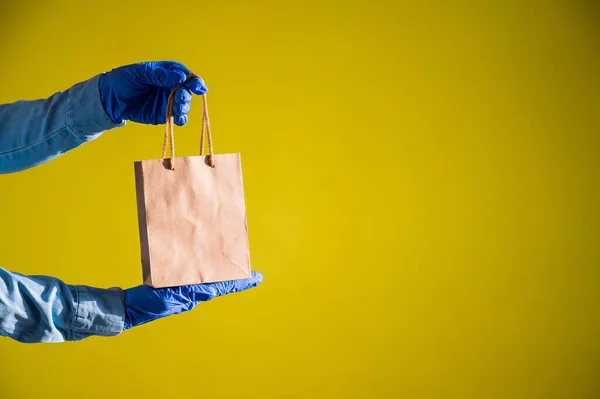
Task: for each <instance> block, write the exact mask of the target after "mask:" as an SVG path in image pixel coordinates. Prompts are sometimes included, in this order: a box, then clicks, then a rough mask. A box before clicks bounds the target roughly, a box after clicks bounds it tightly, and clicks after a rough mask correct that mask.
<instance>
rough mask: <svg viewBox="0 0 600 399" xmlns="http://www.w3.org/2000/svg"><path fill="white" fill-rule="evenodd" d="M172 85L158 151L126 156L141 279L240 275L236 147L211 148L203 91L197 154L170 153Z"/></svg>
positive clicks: (244, 262) (244, 239) (243, 236)
mask: <svg viewBox="0 0 600 399" xmlns="http://www.w3.org/2000/svg"><path fill="white" fill-rule="evenodd" d="M173 93H175V90H173V92H172V93H171V97H170V98H169V105H168V106H167V110H168V111H167V112H170V113H169V114H168V115H167V128H166V131H165V141H164V145H163V157H162V159H156V160H148V161H139V162H135V164H134V170H135V183H136V193H137V204H138V220H139V229H140V244H141V245H140V246H141V255H142V256H141V257H142V270H143V279H144V283H145V284H148V285H151V286H153V287H155V288H158V287H172V286H180V285H187V284H198V283H207V282H216V281H225V280H236V279H243V278H248V277H250V256H249V248H248V232H247V225H246V210H245V203H244V187H243V183H242V170H241V163H240V154H225V155H214V154H213V149H212V140H211V134H210V123H209V120H208V112H207V105H206V95H204V96H203V98H202V100H203V117H202V121H203V123H202V134H201V144H200V156H192V157H184V158H175V154H174V149H175V148H174V141H173V138H174V135H173V115H172V114H171V113H172V111H171V110H172V108H173V107H172V97H173ZM205 130H206V135H207V138H208V144H209V155H208V156H203V152H204V148H203V147H204V131H205ZM169 138H170V159H166V157H165V156H166V147H167V141H169Z"/></svg>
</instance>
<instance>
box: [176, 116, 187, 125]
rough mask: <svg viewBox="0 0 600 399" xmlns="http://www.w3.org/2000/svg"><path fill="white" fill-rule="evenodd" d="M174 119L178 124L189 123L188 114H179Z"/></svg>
mask: <svg viewBox="0 0 600 399" xmlns="http://www.w3.org/2000/svg"><path fill="white" fill-rule="evenodd" d="M173 120H174V121H175V124H176V125H177V126H183V125H185V124H186V123H187V121H188V116H187V115H179V116H175V117H174V118H173Z"/></svg>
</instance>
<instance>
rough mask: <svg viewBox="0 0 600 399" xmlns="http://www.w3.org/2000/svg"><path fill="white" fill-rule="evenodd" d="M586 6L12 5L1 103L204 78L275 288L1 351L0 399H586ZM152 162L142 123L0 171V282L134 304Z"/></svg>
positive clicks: (594, 25) (595, 37)
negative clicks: (0, 277) (137, 164)
mask: <svg viewBox="0 0 600 399" xmlns="http://www.w3.org/2000/svg"><path fill="white" fill-rule="evenodd" d="M594 4H595V3H594V2H593V1H566V0H565V1H551V0H548V1H502V0H499V1H490V2H487V1H447V2H436V1H434V2H420V1H411V2H400V1H391V0H390V1H387V2H385V1H377V0H374V1H360V2H356V3H353V2H351V1H345V2H343V1H338V2H334V1H317V0H307V1H302V2H298V1H294V2H286V1H246V2H232V1H210V2H209V1H204V2H199V1H182V2H156V1H102V2H89V3H86V2H83V1H75V0H73V1H51V2H50V1H37V2H22V3H21V5H16V4H15V5H10V6H9V5H7V3H6V2H5V3H4V4H3V5H2V6H1V8H2V10H1V11H2V12H1V15H2V17H1V22H2V23H1V24H0V35H1V36H0V37H1V40H2V46H1V50H0V51H1V53H2V61H3V62H2V63H1V64H0V85H1V87H2V89H1V90H0V102H12V101H15V100H18V99H33V98H40V97H47V96H49V95H51V94H52V93H54V92H56V91H58V90H62V89H66V88H68V87H70V86H71V85H73V84H75V83H77V82H79V81H82V80H85V79H87V78H89V77H91V76H93V75H95V74H96V73H99V72H101V71H104V70H109V69H111V68H113V67H117V66H120V65H123V64H128V63H133V62H138V61H146V60H160V59H175V60H178V61H181V62H183V63H185V64H186V65H188V66H189V67H190V68H191V69H192V70H194V71H196V72H197V73H199V74H200V75H202V76H203V77H204V79H205V80H206V82H207V85H208V86H209V89H210V93H209V97H210V106H211V107H210V108H211V121H212V124H213V130H214V136H215V143H216V149H217V150H218V151H219V152H237V151H240V152H241V153H242V156H243V167H244V181H245V185H246V186H245V188H246V200H247V207H248V209H247V210H248V223H249V229H250V245H251V257H252V263H253V267H254V268H255V269H257V270H260V271H262V272H263V273H264V275H265V281H264V284H263V285H262V286H261V287H260V288H258V289H255V290H251V291H248V292H244V293H242V294H239V295H232V296H229V297H226V298H220V299H218V300H215V301H214V302H211V303H208V304H204V305H201V306H200V307H199V308H198V309H196V310H195V311H193V312H190V313H187V314H185V315H182V316H177V317H171V318H168V319H163V320H160V321H157V322H155V323H151V324H149V325H146V326H143V327H139V328H135V329H133V330H131V331H128V332H126V333H123V334H122V335H121V336H119V337H117V338H112V339H106V338H92V339H89V340H86V341H83V342H80V343H67V344H59V345H21V344H17V343H14V342H11V341H9V340H8V339H2V340H0V360H1V361H0V397H1V398H11V399H12V398H41V397H52V398H53V397H81V398H119V397H123V398H125V397H126V398H134V397H135V398H138V397H140V398H186V397H192V398H235V397H245V398H478V399H479V398H483V399H485V398H503V399H504V398H528V399H531V398H569V399H573V398H577V399H578V398H598V397H599V396H600V382H599V375H600V338H599V337H600V289H599V288H600V285H599V283H600V272H599V266H600V214H599V208H600V206H599V200H600V180H599V179H600V168H599V163H600V162H599V160H598V158H599V156H600V152H599V150H600V139H599V128H600V117H599V115H600V96H599V93H600V84H599V83H600V82H599V80H600V79H599V71H600V62H599V61H600V56H599V54H600V53H599V51H600V36H599V35H600V30H599V28H598V23H599V21H600V19H599V16H600V14H599V12H598V9H599V7H598V6H595V5H594ZM199 105H200V101H198V100H197V99H196V100H195V101H194V102H193V106H192V112H191V114H190V122H189V124H188V125H186V126H185V127H184V128H180V129H178V130H177V133H176V134H177V140H178V142H177V143H178V144H177V148H178V151H179V154H180V155H193V154H194V152H195V151H196V148H197V143H198V135H199V129H200V118H199V116H200V113H199V109H200V107H199ZM161 142H162V128H160V127H152V126H141V125H136V124H134V123H129V124H128V125H127V126H126V127H125V128H123V129H119V130H116V131H111V132H109V133H107V134H105V135H104V136H103V137H102V138H100V139H99V140H97V141H96V142H93V143H91V144H86V145H85V146H83V147H81V148H79V149H77V150H76V151H74V152H71V153H68V154H67V155H65V156H63V157H61V158H60V159H58V160H56V161H53V162H51V163H49V164H46V165H44V166H41V167H38V168H35V169H32V170H29V171H26V172H23V173H18V174H13V175H5V176H0V209H1V225H0V264H2V265H3V266H4V267H6V268H8V269H11V270H14V271H19V272H22V273H30V274H48V275H53V276H57V277H60V278H62V279H63V280H65V281H66V282H68V283H72V284H86V285H92V286H99V287H109V286H121V287H129V286H133V285H137V284H139V283H140V282H141V267H140V263H139V246H138V231H137V216H136V205H135V193H134V180H133V167H132V162H133V161H134V160H138V159H149V158H156V157H158V156H159V154H160V146H161Z"/></svg>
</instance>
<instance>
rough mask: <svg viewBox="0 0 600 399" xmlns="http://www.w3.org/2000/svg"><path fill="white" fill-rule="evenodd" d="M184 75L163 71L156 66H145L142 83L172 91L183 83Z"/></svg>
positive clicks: (182, 73)
mask: <svg viewBox="0 0 600 399" xmlns="http://www.w3.org/2000/svg"><path fill="white" fill-rule="evenodd" d="M185 79H186V75H185V73H184V72H182V71H177V70H169V69H165V68H163V67H162V66H160V65H157V64H147V65H146V66H145V69H144V74H143V76H142V81H143V83H145V84H148V85H153V86H158V87H166V88H170V89H173V88H175V87H177V86H178V85H180V84H182V83H183V82H185Z"/></svg>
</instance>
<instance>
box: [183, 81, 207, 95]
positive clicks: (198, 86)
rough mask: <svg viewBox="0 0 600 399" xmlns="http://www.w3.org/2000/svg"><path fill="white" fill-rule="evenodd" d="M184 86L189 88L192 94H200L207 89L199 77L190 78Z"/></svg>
mask: <svg viewBox="0 0 600 399" xmlns="http://www.w3.org/2000/svg"><path fill="white" fill-rule="evenodd" d="M185 87H187V88H188V89H190V90H191V91H192V92H193V93H194V94H197V95H199V96H200V95H202V94H204V93H206V92H207V91H208V88H207V87H206V84H205V83H204V81H203V80H202V79H200V78H192V79H190V81H189V82H187V83H186V84H185Z"/></svg>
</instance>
